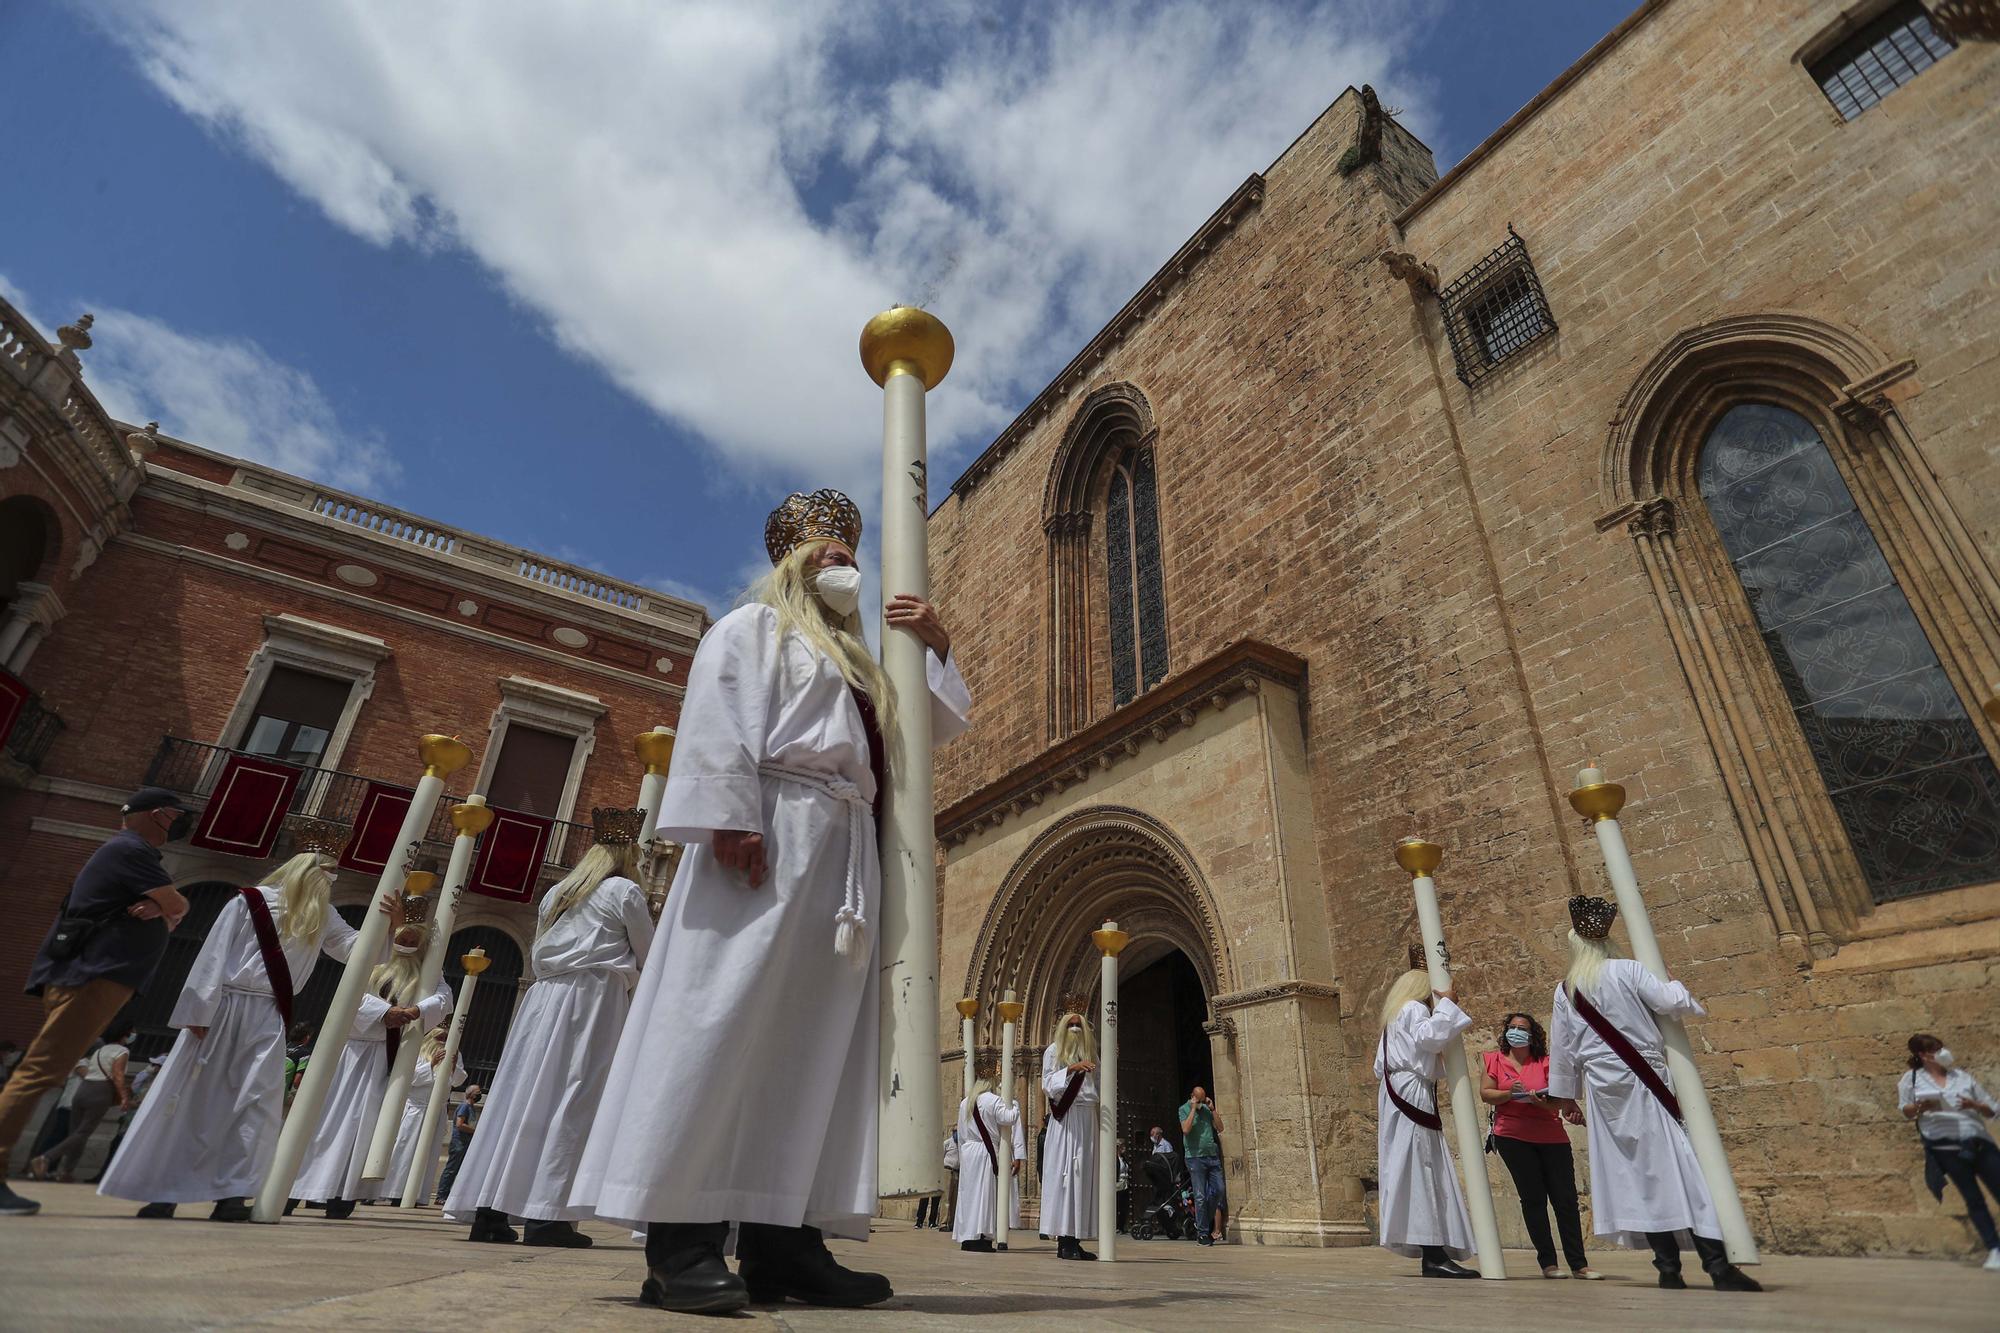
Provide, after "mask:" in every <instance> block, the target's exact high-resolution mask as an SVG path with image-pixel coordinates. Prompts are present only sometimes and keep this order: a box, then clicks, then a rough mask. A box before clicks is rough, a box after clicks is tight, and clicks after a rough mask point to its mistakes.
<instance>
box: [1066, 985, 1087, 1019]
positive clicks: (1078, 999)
mask: <svg viewBox="0 0 2000 1333" xmlns="http://www.w3.org/2000/svg"><path fill="white" fill-rule="evenodd" d="M1062 1011H1063V1012H1064V1013H1066V1014H1082V1015H1083V1016H1084V1017H1085V1018H1089V1017H1090V995H1089V994H1088V992H1085V991H1080V990H1073V991H1070V992H1069V993H1068V994H1066V995H1064V996H1063V997H1062Z"/></svg>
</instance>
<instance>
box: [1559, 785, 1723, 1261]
mask: <svg viewBox="0 0 2000 1333" xmlns="http://www.w3.org/2000/svg"><path fill="white" fill-rule="evenodd" d="M1569 803H1570V805H1571V806H1572V807H1573V808H1574V809H1575V810H1576V812H1577V813H1578V814H1580V815H1582V816H1583V817H1584V818H1585V819H1588V820H1590V821H1591V829H1592V831H1594V832H1595V833H1596V834H1597V846H1598V850H1600V851H1602V852H1603V853H1604V869H1605V871H1606V873H1607V874H1609V875H1610V877H1611V892H1612V894H1613V896H1614V897H1615V898H1616V899H1617V901H1618V915H1619V916H1620V917H1622V918H1624V921H1625V934H1626V937H1627V938H1629V939H1630V940H1631V941H1632V957H1633V958H1634V959H1636V960H1637V961H1638V962H1639V963H1640V964H1641V965H1642V966H1643V967H1645V969H1646V970H1647V971H1649V972H1651V973H1652V974H1653V975H1654V976H1656V977H1658V978H1659V979H1660V980H1662V981H1666V980H1668V977H1667V960H1666V958H1665V956H1664V955H1662V954H1661V953H1660V942H1659V941H1658V940H1657V939H1655V938H1654V936H1653V920H1652V918H1651V917H1649V916H1648V915H1647V914H1646V900H1645V899H1644V898H1643V897H1641V896H1640V894H1639V876H1638V875H1637V874H1636V873H1635V872H1634V871H1633V869H1632V854H1631V852H1629V851H1627V850H1626V848H1625V834H1624V832H1623V831H1622V830H1621V829H1620V828H1619V827H1618V812H1619V811H1620V810H1622V809H1624V808H1625V788H1624V787H1622V786H1620V785H1619V784H1618V783H1616V782H1606V781H1605V780H1604V771H1603V770H1602V769H1599V768H1597V767H1595V766H1592V767H1590V768H1586V769H1584V770H1583V771H1582V772H1581V773H1578V774H1577V775H1576V790H1575V791H1572V792H1571V793H1570V794H1569ZM1653 1021H1654V1022H1655V1023H1656V1024H1657V1025H1658V1026H1659V1029H1660V1042H1661V1044H1662V1045H1664V1046H1665V1047H1666V1051H1667V1073H1668V1074H1669V1075H1670V1076H1671V1077H1670V1082H1672V1084H1673V1088H1674V1099H1675V1100H1676V1101H1678V1102H1679V1103H1680V1104H1681V1122H1682V1124H1684V1125H1685V1126H1686V1127H1687V1136H1688V1143H1689V1145H1690V1146H1692V1147H1693V1148H1694V1155H1695V1160H1696V1161H1697V1162H1698V1163H1700V1165H1701V1178H1702V1179H1703V1180H1704V1181H1706V1182H1707V1183H1708V1192H1709V1194H1710V1195H1711V1196H1712V1197H1713V1198H1714V1200H1715V1218H1716V1221H1717V1222H1718V1223H1720V1224H1721V1226H1722V1244H1723V1248H1724V1249H1726V1250H1727V1251H1728V1252H1729V1261H1730V1262H1731V1263H1734V1264H1754V1263H1758V1262H1760V1261H1759V1259H1758V1255H1757V1241H1756V1238H1755V1237H1753V1236H1752V1235H1751V1234H1750V1219H1749V1217H1747V1216H1746V1215H1745V1214H1744V1212H1743V1196H1742V1195H1741V1194H1739V1193H1737V1190H1736V1174H1735V1173H1734V1172H1733V1171H1731V1170H1730V1169H1729V1154H1728V1152H1727V1151H1725V1150H1724V1148H1723V1146H1722V1131H1721V1129H1720V1128H1718V1127H1717V1125H1716V1123H1715V1110H1714V1108H1713V1107H1711V1106H1710V1105H1709V1104H1708V1089H1707V1088H1706V1087H1704V1086H1703V1085H1702V1081H1701V1071H1700V1070H1698V1069H1696V1068H1695V1064H1694V1048H1693V1046H1692V1045H1691V1044H1690V1043H1689V1042H1688V1034H1687V1028H1686V1026H1685V1025H1683V1024H1682V1022H1681V1020H1680V1019H1678V1018H1674V1017H1671V1016H1669V1015H1666V1014H1655V1015H1653Z"/></svg>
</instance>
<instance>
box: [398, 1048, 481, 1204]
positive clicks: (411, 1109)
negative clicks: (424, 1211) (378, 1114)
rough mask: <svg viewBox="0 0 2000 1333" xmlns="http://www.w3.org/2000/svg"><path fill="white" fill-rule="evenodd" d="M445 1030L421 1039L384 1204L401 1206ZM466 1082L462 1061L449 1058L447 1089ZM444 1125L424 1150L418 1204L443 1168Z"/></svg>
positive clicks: (428, 1196)
mask: <svg viewBox="0 0 2000 1333" xmlns="http://www.w3.org/2000/svg"><path fill="white" fill-rule="evenodd" d="M448 1027H449V1025H447V1026H446V1027H441V1028H436V1029H433V1030H432V1032H431V1034H430V1035H429V1036H428V1037H425V1038H424V1049H423V1054H422V1055H420V1056H419V1057H418V1058H417V1067H416V1068H415V1069H413V1070H411V1071H410V1092H409V1095H408V1096H407V1097H405V1098H404V1099H403V1118H402V1120H401V1121H400V1122H398V1124H397V1126H396V1147H395V1151H394V1152H393V1153H392V1154H391V1155H390V1157H389V1172H388V1174H387V1175H385V1176H383V1177H382V1194H381V1195H380V1201H381V1202H384V1203H401V1202H402V1201H403V1186H404V1185H406V1184H408V1183H409V1179H410V1163H411V1161H413V1160H414V1159H415V1157H416V1155H417V1151H418V1149H417V1140H418V1139H419V1138H421V1137H422V1136H423V1132H424V1117H425V1115H426V1114H428V1113H429V1111H430V1106H431V1088H432V1087H433V1085H435V1084H436V1082H437V1078H438V1072H439V1071H438V1066H439V1065H441V1064H443V1063H444V1047H445V1039H446V1037H447V1036H448V1035H449V1033H448ZM463 1082H465V1061H464V1060H463V1059H462V1058H460V1057H458V1056H453V1057H452V1070H451V1076H450V1077H449V1078H448V1079H447V1080H446V1081H445V1087H446V1088H456V1087H457V1086H459V1084H461V1083H463ZM444 1131H445V1125H444V1122H443V1121H442V1120H440V1121H439V1124H438V1129H437V1134H436V1137H435V1138H434V1139H433V1140H432V1141H431V1143H429V1144H428V1145H426V1147H425V1150H424V1177H423V1179H422V1180H421V1181H419V1182H418V1183H417V1199H418V1201H419V1202H421V1201H423V1200H425V1199H428V1198H430V1197H431V1195H430V1192H431V1190H432V1188H433V1187H435V1186H436V1184H437V1177H438V1171H439V1170H440V1168H442V1166H443V1165H444V1163H443V1160H442V1158H441V1156H440V1149H441V1148H442V1147H443V1143H444Z"/></svg>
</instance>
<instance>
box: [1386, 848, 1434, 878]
mask: <svg viewBox="0 0 2000 1333" xmlns="http://www.w3.org/2000/svg"><path fill="white" fill-rule="evenodd" d="M1443 860H1444V848H1442V847H1440V846H1438V845H1437V844H1436V843H1434V842H1425V841H1424V840H1423V839H1422V838H1403V839H1400V840H1398V842H1397V843H1396V864H1397V865H1399V866H1401V867H1403V869H1405V870H1407V871H1409V872H1410V878H1411V879H1422V878H1423V877H1424V876H1425V875H1428V874H1430V873H1431V872H1432V871H1433V870H1436V869H1437V868H1438V865H1439V863H1441V862H1442V861H1443Z"/></svg>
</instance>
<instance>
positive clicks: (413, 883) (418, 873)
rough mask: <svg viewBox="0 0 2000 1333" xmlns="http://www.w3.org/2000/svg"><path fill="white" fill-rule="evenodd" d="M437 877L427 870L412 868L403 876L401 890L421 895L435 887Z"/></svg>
mask: <svg viewBox="0 0 2000 1333" xmlns="http://www.w3.org/2000/svg"><path fill="white" fill-rule="evenodd" d="M437 883H438V877H437V876H436V875H434V874H432V873H431V872H430V871H428V870H412V871H411V872H410V873H409V874H407V875H405V876H403V892H404V893H408V894H412V895H418V896H421V895H423V894H426V893H429V892H430V891H431V890H432V889H434V888H436V887H437Z"/></svg>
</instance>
